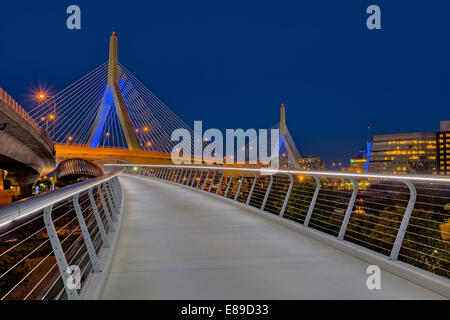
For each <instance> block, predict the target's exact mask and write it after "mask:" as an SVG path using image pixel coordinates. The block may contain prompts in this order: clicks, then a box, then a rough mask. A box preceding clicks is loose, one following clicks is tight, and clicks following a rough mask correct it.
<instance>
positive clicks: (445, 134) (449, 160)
mask: <svg viewBox="0 0 450 320" xmlns="http://www.w3.org/2000/svg"><path fill="white" fill-rule="evenodd" d="M436 161H437V164H436V167H437V168H436V171H437V174H439V175H450V121H441V130H440V131H439V132H437V133H436Z"/></svg>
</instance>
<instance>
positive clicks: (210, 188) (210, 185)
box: [208, 170, 216, 192]
mask: <svg viewBox="0 0 450 320" xmlns="http://www.w3.org/2000/svg"><path fill="white" fill-rule="evenodd" d="M215 178H216V170H214V174H213V177H212V180H211V183H210V184H209V191H208V192H211V190H212V185H213V183H214V179H215Z"/></svg>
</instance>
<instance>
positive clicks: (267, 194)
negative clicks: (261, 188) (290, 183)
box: [260, 174, 273, 211]
mask: <svg viewBox="0 0 450 320" xmlns="http://www.w3.org/2000/svg"><path fill="white" fill-rule="evenodd" d="M272 183H273V174H271V175H270V182H269V185H268V186H267V191H266V194H265V195H264V200H263V202H262V204H261V208H260V209H261V210H263V211H264V208H265V207H266V202H267V199H268V198H269V193H270V189H271V188H272Z"/></svg>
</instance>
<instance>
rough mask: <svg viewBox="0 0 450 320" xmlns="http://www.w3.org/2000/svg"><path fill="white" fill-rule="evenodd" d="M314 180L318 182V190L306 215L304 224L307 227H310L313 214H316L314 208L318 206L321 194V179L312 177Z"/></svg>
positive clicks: (315, 191)
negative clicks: (317, 202)
mask: <svg viewBox="0 0 450 320" xmlns="http://www.w3.org/2000/svg"><path fill="white" fill-rule="evenodd" d="M312 177H313V178H314V180H315V181H316V189H315V190H314V195H313V197H312V199H311V203H310V204H309V208H308V213H307V214H306V217H305V221H304V222H303V225H304V226H305V227H308V226H309V221H310V220H311V217H312V214H313V212H314V207H315V205H316V201H317V197H318V196H319V192H320V187H321V185H320V178H319V177H318V176H314V175H313V176H312Z"/></svg>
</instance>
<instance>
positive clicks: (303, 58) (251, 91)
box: [0, 0, 450, 165]
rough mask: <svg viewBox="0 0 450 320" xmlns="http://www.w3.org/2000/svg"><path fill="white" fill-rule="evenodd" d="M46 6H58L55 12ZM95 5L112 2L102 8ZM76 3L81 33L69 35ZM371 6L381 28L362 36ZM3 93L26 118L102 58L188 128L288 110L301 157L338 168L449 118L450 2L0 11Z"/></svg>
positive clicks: (127, 4) (62, 6)
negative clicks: (369, 144) (391, 137)
mask: <svg viewBox="0 0 450 320" xmlns="http://www.w3.org/2000/svg"><path fill="white" fill-rule="evenodd" d="M55 3H56V4H55ZM102 3H109V4H108V5H106V4H102ZM71 4H77V5H79V6H80V7H81V11H82V29H81V30H80V31H70V30H68V29H67V28H66V18H67V17H68V15H67V14H66V8H67V6H68V5H71ZM371 4H377V5H379V6H380V7H381V12H382V30H375V31H370V30H368V29H367V28H366V18H367V16H368V15H367V14H366V13H365V11H366V8H367V7H368V6H369V5H371ZM0 10H1V18H0V86H1V87H3V88H4V89H5V90H6V91H8V92H9V93H10V94H11V95H12V96H13V97H14V98H16V99H17V100H18V101H19V102H20V103H21V104H22V105H24V107H25V108H28V109H29V108H31V107H32V106H33V102H32V101H30V99H29V95H30V90H31V89H32V88H33V87H38V86H39V85H41V86H47V87H51V88H52V89H53V92H55V93H56V92H57V91H59V90H61V89H63V88H64V87H66V86H67V85H69V84H71V83H72V82H74V81H75V80H77V79H79V78H80V77H82V76H83V75H84V74H86V73H88V72H89V71H91V70H92V69H94V68H95V67H97V66H98V65H100V64H102V63H103V62H105V61H106V60H107V58H108V56H107V55H108V39H109V36H110V34H111V31H116V33H117V35H118V37H119V61H120V62H121V63H122V64H123V65H125V66H126V67H127V68H128V70H130V71H131V72H132V73H133V74H134V75H135V76H136V77H137V78H138V79H140V80H141V81H142V82H143V83H144V84H145V85H146V86H147V87H148V88H149V89H150V90H151V91H153V92H154V93H155V94H156V95H157V96H158V97H159V98H160V99H161V100H162V101H164V102H165V103H166V104H167V105H168V106H169V107H170V108H171V109H172V110H173V111H174V112H175V113H176V114H177V115H178V116H179V117H181V118H182V119H183V120H184V121H185V122H186V123H187V124H188V125H189V126H191V127H193V121H194V120H203V122H204V128H211V127H215V128H219V129H225V128H250V127H252V128H268V127H271V126H272V125H274V124H275V123H277V122H278V121H279V106H280V104H281V103H282V102H284V103H285V104H286V112H287V119H288V120H287V121H288V127H289V130H290V132H291V134H292V136H293V138H294V140H295V141H296V144H297V146H298V149H299V150H300V152H301V153H303V154H316V155H319V156H321V157H322V158H323V159H324V160H325V161H326V162H327V165H329V164H330V162H331V161H334V160H336V161H339V160H340V161H346V160H348V158H349V157H351V156H352V155H353V154H354V153H356V152H357V151H358V150H359V149H361V148H362V147H363V145H364V143H365V142H366V140H367V127H368V126H369V125H370V126H371V128H372V133H373V134H387V133H399V132H413V131H436V130H438V129H439V121H441V120H449V119H450V109H449V106H450V90H449V88H450V23H449V15H450V2H449V1H444V0H442V1H399V0H395V1H392V0H391V1H379V0H376V1H365V0H346V1H335V0H333V1H332V0H328V1H299V0H297V1H289V2H288V1H273V0H272V1H261V0H259V1H242V0H241V1H230V0H227V1H215V0H209V1H167V0H166V1H142V0H139V1H138V0H127V1H108V2H106V1H92V0H90V1H78V0H76V1H61V0H60V1H42V0H41V1H2V3H1V7H0Z"/></svg>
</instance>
